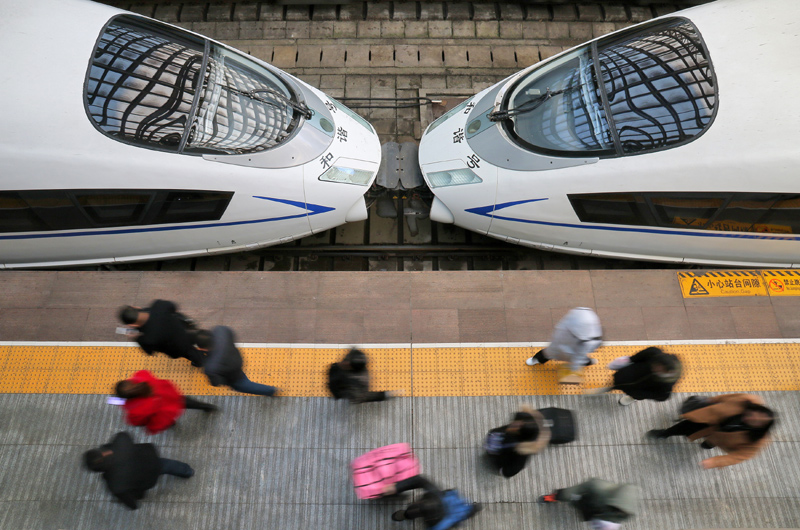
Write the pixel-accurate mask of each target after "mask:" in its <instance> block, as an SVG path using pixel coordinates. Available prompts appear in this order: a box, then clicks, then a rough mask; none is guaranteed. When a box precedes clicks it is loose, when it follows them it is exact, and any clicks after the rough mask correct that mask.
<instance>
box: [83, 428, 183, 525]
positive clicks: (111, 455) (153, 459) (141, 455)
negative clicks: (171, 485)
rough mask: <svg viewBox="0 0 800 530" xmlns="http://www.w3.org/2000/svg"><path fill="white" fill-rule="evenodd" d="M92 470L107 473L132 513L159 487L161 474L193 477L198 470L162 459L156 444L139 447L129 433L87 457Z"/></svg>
mask: <svg viewBox="0 0 800 530" xmlns="http://www.w3.org/2000/svg"><path fill="white" fill-rule="evenodd" d="M83 462H84V464H85V465H86V467H87V468H88V469H89V470H90V471H94V472H97V473H102V474H103V480H105V481H106V486H108V489H109V490H110V491H111V493H112V494H113V495H114V496H115V497H117V498H118V499H119V500H120V501H122V503H123V504H125V506H127V507H128V508H130V509H131V510H135V509H136V508H138V507H139V505H138V501H140V500H141V499H142V498H144V495H145V492H146V491H147V490H149V489H150V488H152V487H153V486H155V485H156V481H158V477H160V476H161V475H173V476H176V477H180V478H190V477H191V476H193V475H194V470H193V469H192V468H191V467H190V466H189V464H185V463H183V462H179V461H177V460H170V459H168V458H161V457H159V456H158V451H156V448H155V446H153V444H136V443H133V439H132V438H131V437H130V435H129V434H128V433H126V432H120V433H117V434H116V435H115V436H114V438H112V439H111V441H110V442H109V443H107V444H105V445H102V446H100V447H98V448H97V449H90V450H89V451H86V452H85V453H84V455H83Z"/></svg>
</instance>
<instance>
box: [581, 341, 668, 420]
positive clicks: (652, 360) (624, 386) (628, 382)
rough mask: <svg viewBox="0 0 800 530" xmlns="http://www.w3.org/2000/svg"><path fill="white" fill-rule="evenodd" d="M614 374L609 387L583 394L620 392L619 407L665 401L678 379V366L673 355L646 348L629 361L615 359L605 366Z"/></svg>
mask: <svg viewBox="0 0 800 530" xmlns="http://www.w3.org/2000/svg"><path fill="white" fill-rule="evenodd" d="M608 368H609V369H610V370H616V372H615V373H614V379H613V383H612V384H611V386H607V387H603V388H597V389H592V390H589V391H587V392H586V393H587V394H590V395H599V394H603V393H605V392H611V391H612V390H621V391H622V392H623V393H624V394H625V395H623V396H622V397H621V398H620V399H619V404H620V405H622V406H628V405H630V404H632V403H635V402H636V401H640V400H643V399H651V400H653V401H666V400H668V399H669V396H670V395H672V389H673V387H674V386H675V383H677V382H678V379H680V377H681V372H682V365H681V361H680V359H678V356H677V355H673V354H671V353H664V352H663V351H662V350H661V349H660V348H656V347H650V348H647V349H644V350H642V351H640V352H639V353H637V354H635V355H631V356H630V357H627V356H625V357H619V358H617V359H614V360H613V361H611V363H609V365H608Z"/></svg>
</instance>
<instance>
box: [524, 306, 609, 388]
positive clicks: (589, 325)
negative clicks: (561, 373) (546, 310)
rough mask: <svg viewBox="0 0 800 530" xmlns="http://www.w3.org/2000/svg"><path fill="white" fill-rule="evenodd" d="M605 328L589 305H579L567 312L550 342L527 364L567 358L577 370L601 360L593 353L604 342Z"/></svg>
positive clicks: (575, 370)
mask: <svg viewBox="0 0 800 530" xmlns="http://www.w3.org/2000/svg"><path fill="white" fill-rule="evenodd" d="M602 335H603V328H601V327H600V319H599V318H598V317H597V314H596V313H595V312H594V311H592V310H591V309H589V308H588V307H576V308H575V309H570V311H569V312H568V313H567V314H566V315H564V318H562V319H561V320H560V321H559V322H558V324H556V329H555V331H553V338H552V340H551V341H550V345H549V346H547V347H546V348H544V349H542V350H540V351H539V353H537V354H536V355H534V356H533V357H530V358H529V359H528V360H527V361H525V364H527V365H528V366H535V365H537V364H544V363H546V362H547V361H553V360H555V361H564V362H568V363H569V364H570V369H571V370H572V371H573V372H578V371H580V370H581V368H583V367H584V366H590V365H593V364H595V363H597V359H592V358H590V357H589V354H590V353H592V352H593V351H595V350H596V349H597V348H599V347H600V344H602V342H603V336H602Z"/></svg>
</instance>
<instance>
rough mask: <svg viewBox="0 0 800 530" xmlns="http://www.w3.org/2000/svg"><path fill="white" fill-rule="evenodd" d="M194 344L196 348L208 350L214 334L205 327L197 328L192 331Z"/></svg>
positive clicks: (212, 343)
mask: <svg viewBox="0 0 800 530" xmlns="http://www.w3.org/2000/svg"><path fill="white" fill-rule="evenodd" d="M194 345H195V346H196V347H197V349H198V350H203V351H208V350H210V349H211V347H212V346H213V345H214V336H213V335H212V334H211V332H210V331H208V330H207V329H198V330H197V331H196V332H195V333H194Z"/></svg>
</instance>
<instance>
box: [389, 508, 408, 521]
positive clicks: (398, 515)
mask: <svg viewBox="0 0 800 530" xmlns="http://www.w3.org/2000/svg"><path fill="white" fill-rule="evenodd" d="M405 520H406V511H405V510H397V511H396V512H394V513H393V514H392V521H397V522H400V521H405Z"/></svg>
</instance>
